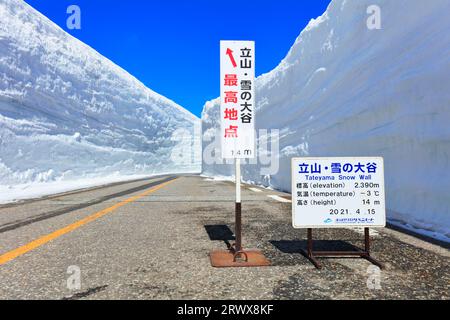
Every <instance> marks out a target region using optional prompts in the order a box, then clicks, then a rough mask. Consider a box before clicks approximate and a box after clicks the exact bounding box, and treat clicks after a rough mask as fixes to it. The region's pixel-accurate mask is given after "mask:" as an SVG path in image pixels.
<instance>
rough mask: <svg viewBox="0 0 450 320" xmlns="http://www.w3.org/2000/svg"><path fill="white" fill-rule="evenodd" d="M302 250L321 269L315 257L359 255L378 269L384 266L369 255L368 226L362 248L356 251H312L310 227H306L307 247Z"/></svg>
mask: <svg viewBox="0 0 450 320" xmlns="http://www.w3.org/2000/svg"><path fill="white" fill-rule="evenodd" d="M302 252H303V253H304V254H305V256H306V257H307V258H308V259H309V260H310V261H311V263H312V264H313V265H314V266H315V267H316V268H317V269H319V270H320V269H322V264H321V263H320V262H319V261H318V260H317V257H322V258H332V257H360V258H363V259H366V260H367V261H369V262H371V263H372V264H374V265H376V266H378V267H379V268H380V269H384V268H385V267H384V265H383V264H382V263H381V262H379V261H378V260H376V259H375V258H373V257H372V256H371V255H370V234H369V228H365V229H364V250H362V249H359V248H358V250H357V251H314V250H313V236H312V229H311V228H310V229H308V248H307V250H302Z"/></svg>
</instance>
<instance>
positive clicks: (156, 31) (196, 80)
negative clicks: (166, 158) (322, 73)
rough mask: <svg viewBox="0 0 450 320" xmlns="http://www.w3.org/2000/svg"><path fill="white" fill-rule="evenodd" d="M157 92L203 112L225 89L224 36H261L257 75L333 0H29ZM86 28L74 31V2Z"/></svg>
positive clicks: (258, 38)
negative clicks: (221, 58) (222, 72)
mask: <svg viewBox="0 0 450 320" xmlns="http://www.w3.org/2000/svg"><path fill="white" fill-rule="evenodd" d="M26 2H27V3H29V4H30V5H31V6H33V7H34V8H35V9H37V10H38V11H40V12H41V13H43V14H44V15H45V16H47V17H48V18H50V19H51V20H52V21H54V22H55V23H56V24H58V25H59V26H61V27H62V28H63V29H64V30H66V31H67V32H69V33H70V34H72V35H73V36H75V37H77V38H78V39H80V40H81V41H83V42H85V43H87V44H88V45H90V46H91V47H93V48H94V49H96V50H97V51H98V52H100V53H101V54H102V55H104V56H106V57H108V58H109V59H110V60H112V61H113V62H115V63H116V64H118V65H120V66H121V67H122V68H124V69H125V70H127V71H128V72H130V73H131V74H132V75H134V76H135V77H136V78H138V79H139V80H140V81H142V82H143V83H144V84H145V85H147V86H148V87H149V88H151V89H153V90H154V91H156V92H158V93H160V94H162V95H164V96H166V97H168V98H169V99H172V100H173V101H175V102H176V103H178V104H180V105H181V106H183V107H184V108H186V109H188V110H190V111H191V112H192V113H194V114H196V115H197V116H200V114H201V111H202V108H203V105H204V103H205V102H206V101H207V100H210V99H213V98H216V97H218V96H219V94H220V92H219V90H220V82H219V71H220V70H219V41H220V40H255V41H256V74H257V75H260V74H263V73H266V72H268V71H270V70H272V69H273V68H274V67H276V66H277V65H278V63H279V62H280V61H281V60H282V59H283V58H284V57H285V56H286V54H287V52H288V50H289V48H290V47H291V46H292V44H293V43H294V41H295V39H296V38H297V36H298V35H299V34H300V32H301V30H302V29H303V28H304V27H305V26H306V25H307V23H308V22H309V20H310V19H312V18H316V17H318V16H320V15H321V14H322V13H323V12H324V11H325V9H326V7H327V6H328V4H329V2H330V0H276V1H275V0H272V1H268V0H221V1H219V0H217V1H214V0H127V1H116V0H114V1H112V0H58V1H55V0H26ZM72 4H76V5H78V6H79V7H80V9H81V30H68V29H67V27H66V20H67V18H68V16H69V15H68V14H67V13H66V11H67V7H68V6H69V5H72Z"/></svg>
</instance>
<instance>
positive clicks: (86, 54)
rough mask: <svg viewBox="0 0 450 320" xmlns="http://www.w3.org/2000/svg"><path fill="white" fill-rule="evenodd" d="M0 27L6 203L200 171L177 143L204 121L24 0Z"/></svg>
mask: <svg viewBox="0 0 450 320" xmlns="http://www.w3.org/2000/svg"><path fill="white" fill-rule="evenodd" d="M0 21H1V23H0V202H4V201H8V200H13V199H19V198H24V197H28V196H36V195H39V194H45V193H49V192H57V191H65V190H67V189H71V188H76V187H81V186H87V183H88V185H95V184H100V183H104V182H109V181H117V180H124V179H132V178H135V177H141V176H149V175H153V174H159V173H168V172H170V173H172V172H199V171H200V168H201V161H200V159H199V157H198V156H197V157H196V158H195V161H191V162H189V161H186V159H184V160H183V159H182V160H183V161H178V160H180V159H179V158H177V152H178V151H179V150H178V149H179V147H180V146H179V145H180V141H177V139H173V138H172V135H173V133H174V132H175V131H176V130H179V129H180V130H181V129H184V130H186V132H189V133H193V131H194V126H199V125H200V120H199V119H198V118H196V117H195V116H194V115H192V114H190V113H189V112H188V111H186V110H185V109H183V108H181V107H180V106H178V105H177V104H175V103H174V102H172V101H170V100H168V99H167V98H165V97H163V96H160V95H159V94H157V93H155V92H153V91H152V90H150V89H148V88H147V87H145V86H144V85H143V84H142V83H141V82H139V81H138V80H137V79H135V78H134V77H132V76H131V75H130V74H128V73H127V72H126V71H124V70H123V69H121V68H120V67H118V66H117V65H115V64H114V63H112V62H111V61H109V60H107V59H106V58H105V57H103V56H101V55H100V54H99V53H97V52H96V51H94V50H93V49H92V48H90V47H89V46H87V45H85V44H83V43H82V42H80V41H79V40H77V39H75V38H73V37H72V36H70V35H69V34H67V33H66V32H64V31H63V30H62V29H60V28H59V27H58V26H56V25H55V24H54V23H52V22H51V21H50V20H48V19H47V18H46V17H44V16H43V15H41V14H40V13H38V12H37V11H36V10H34V9H33V8H32V7H30V6H29V5H28V4H26V3H25V2H23V1H21V0H1V1H0ZM149 72H151V70H149ZM184 135H185V136H186V134H184ZM179 136H180V135H179ZM182 136H183V133H181V137H182ZM192 140H193V139H192ZM198 144H199V142H198ZM189 145H191V147H193V148H192V150H194V148H195V147H196V146H195V145H194V143H193V142H192V141H188V146H189ZM182 147H183V148H185V149H184V151H185V150H186V144H185V143H183V144H182ZM177 148H178V149H177ZM177 150H178V151H177ZM198 150H199V148H198ZM172 155H173V156H172ZM192 158H194V157H192ZM47 183H48V184H47Z"/></svg>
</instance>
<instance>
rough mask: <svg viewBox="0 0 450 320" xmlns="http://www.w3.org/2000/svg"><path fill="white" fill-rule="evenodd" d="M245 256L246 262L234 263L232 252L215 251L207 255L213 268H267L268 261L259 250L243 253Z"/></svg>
mask: <svg viewBox="0 0 450 320" xmlns="http://www.w3.org/2000/svg"><path fill="white" fill-rule="evenodd" d="M243 252H244V253H245V254H246V255H247V258H248V259H247V261H245V260H243V259H238V260H237V261H234V252H233V251H231V250H215V251H212V252H211V253H210V254H209V258H210V260H211V265H212V266H213V267H215V268H245V267H267V266H270V261H269V260H267V258H266V257H265V256H264V254H263V253H262V252H261V251H259V250H254V249H249V250H244V251H243Z"/></svg>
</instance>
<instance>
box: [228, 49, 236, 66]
mask: <svg viewBox="0 0 450 320" xmlns="http://www.w3.org/2000/svg"><path fill="white" fill-rule="evenodd" d="M227 55H228V56H229V57H230V60H231V63H232V64H233V67H234V68H236V67H237V63H236V60H234V57H233V50H231V49H230V48H228V49H227Z"/></svg>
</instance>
